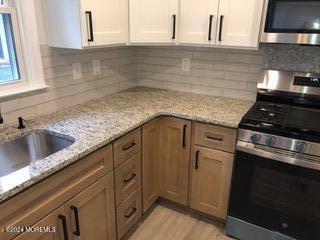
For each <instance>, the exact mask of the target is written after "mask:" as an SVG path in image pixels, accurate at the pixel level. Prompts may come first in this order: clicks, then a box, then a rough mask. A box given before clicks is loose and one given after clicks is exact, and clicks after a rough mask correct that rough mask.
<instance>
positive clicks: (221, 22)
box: [218, 15, 224, 42]
mask: <svg viewBox="0 0 320 240" xmlns="http://www.w3.org/2000/svg"><path fill="white" fill-rule="evenodd" d="M223 18H224V16H223V15H221V16H220V27H219V39H218V40H219V42H221V41H222V28H223Z"/></svg>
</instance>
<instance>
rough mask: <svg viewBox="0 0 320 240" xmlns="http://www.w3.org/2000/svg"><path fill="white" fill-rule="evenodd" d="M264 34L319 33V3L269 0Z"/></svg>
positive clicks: (317, 0) (310, 0)
mask: <svg viewBox="0 0 320 240" xmlns="http://www.w3.org/2000/svg"><path fill="white" fill-rule="evenodd" d="M265 32H271V33H272V32H273V33H320V1H319V0H313V1H312V0H307V1H301V0H300V1H295V0H270V1H269V5H268V12H267V18H266V25H265Z"/></svg>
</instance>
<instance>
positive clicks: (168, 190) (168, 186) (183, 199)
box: [158, 117, 191, 205]
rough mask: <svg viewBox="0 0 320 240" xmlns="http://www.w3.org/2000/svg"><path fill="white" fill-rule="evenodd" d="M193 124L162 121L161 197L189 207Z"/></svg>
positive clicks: (169, 120)
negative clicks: (189, 173)
mask: <svg viewBox="0 0 320 240" xmlns="http://www.w3.org/2000/svg"><path fill="white" fill-rule="evenodd" d="M190 136H191V122H190V121H187V120H182V119H177V118H171V117H165V118H163V119H162V136H161V148H160V150H161V153H160V161H159V164H160V167H159V168H160V174H159V178H158V179H159V180H158V181H159V185H160V191H161V196H162V197H164V198H167V199H169V200H172V201H175V202H177V203H181V204H184V205H187V200H188V183H189V181H188V180H189V175H188V172H189V157H190V140H191V138H190Z"/></svg>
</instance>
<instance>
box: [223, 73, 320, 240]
mask: <svg viewBox="0 0 320 240" xmlns="http://www.w3.org/2000/svg"><path fill="white" fill-rule="evenodd" d="M226 231H227V234H228V235H231V236H233V237H236V238H238V239H245V240H271V239H273V240H277V239H279V240H280V239H281V240H289V239H290V240H291V239H301V240H319V239H320V76H316V75H314V74H305V73H304V74H299V73H292V72H282V71H266V72H265V78H264V80H263V82H261V83H259V84H258V95H257V101H256V103H255V104H254V106H253V107H252V108H251V109H250V110H249V112H248V113H247V114H246V115H245V116H244V117H243V119H242V121H241V123H240V125H239V131H238V138H237V146H236V155H235V165H234V169H233V179H232V189H231V196H230V202H229V210H228V218H227V230H226Z"/></svg>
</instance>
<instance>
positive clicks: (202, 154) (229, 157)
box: [190, 146, 234, 219]
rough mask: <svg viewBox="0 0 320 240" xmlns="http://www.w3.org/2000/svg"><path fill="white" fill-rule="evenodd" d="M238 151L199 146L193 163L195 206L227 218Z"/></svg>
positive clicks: (196, 147) (193, 204) (192, 192)
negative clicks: (232, 176) (235, 156)
mask: <svg viewBox="0 0 320 240" xmlns="http://www.w3.org/2000/svg"><path fill="white" fill-rule="evenodd" d="M233 157H234V155H233V154H231V153H227V152H222V151H218V150H213V149H209V148H205V147H200V146H195V147H194V151H193V154H192V164H191V167H192V169H191V176H192V177H191V178H192V179H191V181H192V183H191V193H190V205H191V208H193V209H196V210H199V211H202V212H204V213H207V214H211V215H213V216H215V217H218V218H222V219H225V218H226V214H227V207H228V200H229V191H230V183H231V174H232V165H233Z"/></svg>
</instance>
